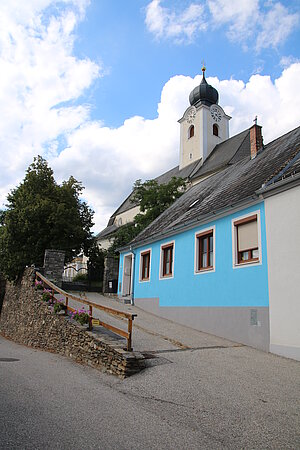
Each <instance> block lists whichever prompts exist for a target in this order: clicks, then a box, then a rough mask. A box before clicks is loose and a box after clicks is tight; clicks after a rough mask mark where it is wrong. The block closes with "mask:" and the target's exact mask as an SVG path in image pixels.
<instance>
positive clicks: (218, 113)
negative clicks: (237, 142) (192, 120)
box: [210, 105, 223, 122]
mask: <svg viewBox="0 0 300 450" xmlns="http://www.w3.org/2000/svg"><path fill="white" fill-rule="evenodd" d="M210 115H211V117H212V118H213V120H214V121H215V122H220V121H221V120H222V115H223V113H222V110H221V108H220V107H219V106H217V105H212V106H211V107H210Z"/></svg>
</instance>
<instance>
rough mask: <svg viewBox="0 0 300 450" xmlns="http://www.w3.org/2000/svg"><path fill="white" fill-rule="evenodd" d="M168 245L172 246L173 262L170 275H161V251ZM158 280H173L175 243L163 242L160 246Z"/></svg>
mask: <svg viewBox="0 0 300 450" xmlns="http://www.w3.org/2000/svg"><path fill="white" fill-rule="evenodd" d="M168 245H173V260H172V275H163V249H164V248H165V247H167V246H168ZM159 261H160V262H159V279H160V280H171V279H172V278H174V261H175V241H174V240H173V241H169V242H164V243H163V244H161V246H160V256H159Z"/></svg>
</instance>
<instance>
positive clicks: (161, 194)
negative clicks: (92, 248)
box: [108, 177, 186, 253]
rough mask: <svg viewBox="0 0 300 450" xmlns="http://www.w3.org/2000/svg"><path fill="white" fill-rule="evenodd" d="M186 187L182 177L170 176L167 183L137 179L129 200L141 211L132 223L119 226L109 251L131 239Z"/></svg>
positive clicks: (112, 251) (111, 251) (167, 206)
mask: <svg viewBox="0 0 300 450" xmlns="http://www.w3.org/2000/svg"><path fill="white" fill-rule="evenodd" d="M185 189H186V183H185V181H184V179H183V178H176V177H172V178H171V180H170V181H169V183H166V184H158V182H157V181H156V180H147V181H145V183H142V182H141V180H137V181H136V182H135V183H134V186H133V196H132V198H131V202H132V203H134V204H139V206H140V210H141V212H140V213H139V214H137V215H136V216H135V219H134V221H133V222H132V223H129V224H126V225H124V226H122V227H120V228H119V230H118V231H117V233H116V234H115V239H114V242H113V244H112V245H111V247H110V248H109V250H108V251H109V253H115V252H116V250H117V249H118V248H121V247H123V246H125V245H126V244H128V243H129V242H130V241H132V240H133V239H134V238H135V237H136V236H137V235H138V234H139V233H140V232H141V231H142V230H144V229H145V228H146V227H147V226H148V225H150V223H151V222H153V220H154V219H156V218H157V217H158V216H159V215H160V214H161V213H163V212H164V211H165V210H166V209H167V208H169V206H171V205H172V203H174V201H175V200H176V199H177V198H179V197H180V196H181V195H182V194H183V193H184V191H185Z"/></svg>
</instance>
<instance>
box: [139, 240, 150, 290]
mask: <svg viewBox="0 0 300 450" xmlns="http://www.w3.org/2000/svg"><path fill="white" fill-rule="evenodd" d="M147 252H150V261H149V262H150V264H149V278H148V280H142V254H143V253H147ZM151 261H152V248H151V247H150V248H146V249H145V250H141V251H140V268H139V283H148V282H149V281H150V280H151Z"/></svg>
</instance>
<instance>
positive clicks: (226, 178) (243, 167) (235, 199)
mask: <svg viewBox="0 0 300 450" xmlns="http://www.w3.org/2000/svg"><path fill="white" fill-rule="evenodd" d="M245 137H246V136H245ZM239 148H242V147H239ZM297 152H298V154H300V127H298V128H296V129H295V130H293V131H290V132H289V133H287V134H285V135H284V136H281V137H280V138H278V139H276V140H274V141H273V142H271V143H269V144H268V145H266V146H265V148H264V149H263V150H262V151H261V152H260V153H259V154H258V155H257V156H256V158H254V159H252V160H251V159H250V156H244V157H243V158H242V159H240V160H238V161H237V162H235V163H232V164H231V165H228V166H227V167H225V168H224V170H222V171H220V172H217V173H215V174H213V175H211V176H210V177H209V178H205V179H204V180H203V181H201V182H200V183H198V184H196V185H195V186H193V187H192V188H191V189H189V190H188V191H187V192H185V193H184V194H183V195H182V196H181V197H180V198H179V199H178V200H176V202H175V203H174V204H173V205H172V206H170V208H168V209H167V210H166V211H165V212H163V213H162V214H161V215H160V216H159V217H158V218H157V219H155V220H154V221H153V222H152V223H151V224H150V225H149V226H148V227H147V228H145V230H143V231H142V232H141V233H140V234H139V235H138V236H137V237H136V238H135V239H134V240H133V241H132V242H131V244H133V245H134V246H137V245H139V244H142V243H143V242H144V241H145V240H155V239H159V238H160V236H161V234H163V233H172V232H173V231H174V232H176V231H178V230H179V229H181V227H183V228H184V227H185V226H188V225H189V224H191V223H194V222H196V221H200V220H205V218H206V217H209V216H212V215H213V214H214V213H216V212H219V211H221V210H222V209H224V208H228V207H231V206H232V205H235V204H238V203H240V202H242V201H244V200H246V199H250V198H251V197H252V198H253V199H257V198H258V197H257V195H256V191H257V190H258V189H260V188H261V187H262V185H263V184H264V183H265V180H266V179H268V178H269V177H270V176H272V174H274V173H275V172H276V171H277V170H278V168H280V167H284V166H285V165H286V163H287V162H288V161H290V160H291V158H293V157H295V154H296V153H297ZM234 157H235V155H233V156H232V159H234ZM298 165H299V160H297V161H295V167H296V168H297V169H298ZM192 205H193V206H192Z"/></svg>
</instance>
